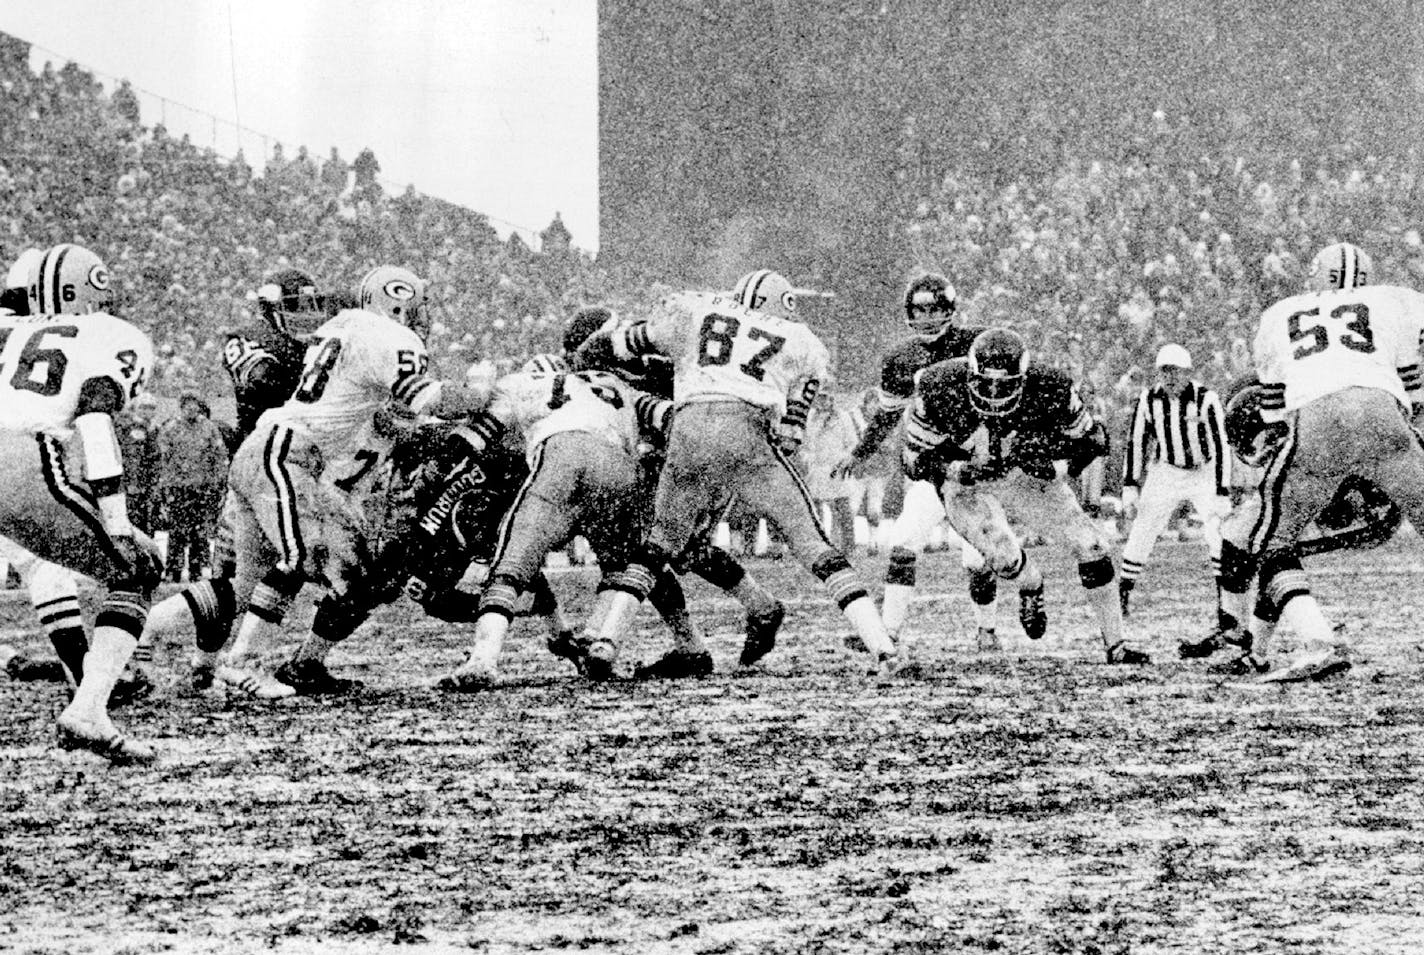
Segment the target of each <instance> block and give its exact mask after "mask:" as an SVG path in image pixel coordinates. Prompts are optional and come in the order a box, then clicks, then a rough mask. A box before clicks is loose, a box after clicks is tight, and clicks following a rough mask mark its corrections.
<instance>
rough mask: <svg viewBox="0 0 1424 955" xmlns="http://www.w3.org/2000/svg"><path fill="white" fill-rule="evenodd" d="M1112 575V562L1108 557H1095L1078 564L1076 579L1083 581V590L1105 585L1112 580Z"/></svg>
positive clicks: (1095, 588) (1113, 573)
mask: <svg viewBox="0 0 1424 955" xmlns="http://www.w3.org/2000/svg"><path fill="white" fill-rule="evenodd" d="M1114 576H1115V572H1114V570H1113V562H1112V559H1111V558H1109V557H1097V558H1094V559H1093V560H1085V561H1082V562H1081V563H1079V564H1078V579H1079V580H1081V581H1082V582H1083V589H1084V590H1097V589H1098V588H1099V587H1106V586H1107V585H1108V584H1110V583H1112V582H1113V577H1114Z"/></svg>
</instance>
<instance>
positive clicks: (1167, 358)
mask: <svg viewBox="0 0 1424 955" xmlns="http://www.w3.org/2000/svg"><path fill="white" fill-rule="evenodd" d="M1157 367H1158V368H1186V369H1188V370H1190V369H1191V367H1192V356H1191V354H1190V353H1189V352H1188V351H1187V350H1186V349H1185V348H1183V347H1182V346H1181V345H1176V344H1173V345H1163V346H1162V347H1161V348H1160V349H1158V350H1157Z"/></svg>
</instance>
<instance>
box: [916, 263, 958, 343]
mask: <svg viewBox="0 0 1424 955" xmlns="http://www.w3.org/2000/svg"><path fill="white" fill-rule="evenodd" d="M955 301H956V300H955V294H954V286H953V285H950V284H949V279H947V278H945V277H944V276H943V275H939V274H938V273H935V272H926V273H925V274H924V275H921V276H920V277H919V278H917V279H915V280H914V281H913V282H911V283H910V284H909V285H908V286H907V287H906V288H905V324H906V325H908V326H909V327H910V331H912V332H914V333H915V334H916V335H919V336H920V337H922V338H938V337H939V336H940V335H943V334H944V332H945V329H947V328H949V326H951V325H953V324H954V320H953V316H954V310H955V307H956V305H955Z"/></svg>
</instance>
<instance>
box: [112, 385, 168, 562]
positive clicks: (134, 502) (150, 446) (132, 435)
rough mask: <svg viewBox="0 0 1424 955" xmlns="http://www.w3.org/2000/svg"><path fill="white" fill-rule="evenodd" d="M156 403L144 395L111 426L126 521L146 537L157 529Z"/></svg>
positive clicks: (150, 395) (153, 399)
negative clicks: (116, 444) (121, 470)
mask: <svg viewBox="0 0 1424 955" xmlns="http://www.w3.org/2000/svg"><path fill="white" fill-rule="evenodd" d="M157 413H158V399H157V398H155V397H153V395H152V394H150V393H148V392H144V393H143V394H141V395H139V396H138V397H137V398H135V399H134V400H133V401H132V402H130V403H129V405H128V407H127V408H125V409H124V410H123V411H122V412H121V413H120V415H119V417H118V419H117V420H116V421H115V422H114V425H115V428H114V431H115V433H116V434H117V435H118V438H119V453H120V454H121V455H122V456H123V462H124V491H125V493H126V494H127V495H128V504H129V520H131V521H133V523H134V525H135V526H137V527H138V528H139V529H140V530H142V531H143V532H144V533H146V534H152V533H153V532H154V531H155V530H156V529H157V525H158V511H159V494H158V465H159V450H158V425H157V424H156V423H155V421H154V420H153V419H154V416H155V415H157Z"/></svg>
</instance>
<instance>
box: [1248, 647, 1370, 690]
mask: <svg viewBox="0 0 1424 955" xmlns="http://www.w3.org/2000/svg"><path fill="white" fill-rule="evenodd" d="M1352 666H1353V664H1352V663H1350V660H1349V657H1348V656H1347V653H1346V650H1345V648H1344V647H1325V648H1324V649H1321V650H1316V651H1313V652H1311V653H1307V654H1305V655H1304V656H1301V657H1297V658H1296V659H1295V660H1292V661H1291V662H1290V663H1288V664H1287V665H1285V666H1283V667H1281V668H1280V669H1279V670H1272V671H1271V672H1270V673H1267V674H1266V675H1265V676H1263V677H1261V679H1260V680H1258V681H1257V682H1259V683H1319V682H1320V681H1322V680H1328V679H1330V678H1331V677H1333V676H1339V675H1340V674H1342V673H1345V672H1348V671H1349V670H1350V668H1351V667H1352Z"/></svg>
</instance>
